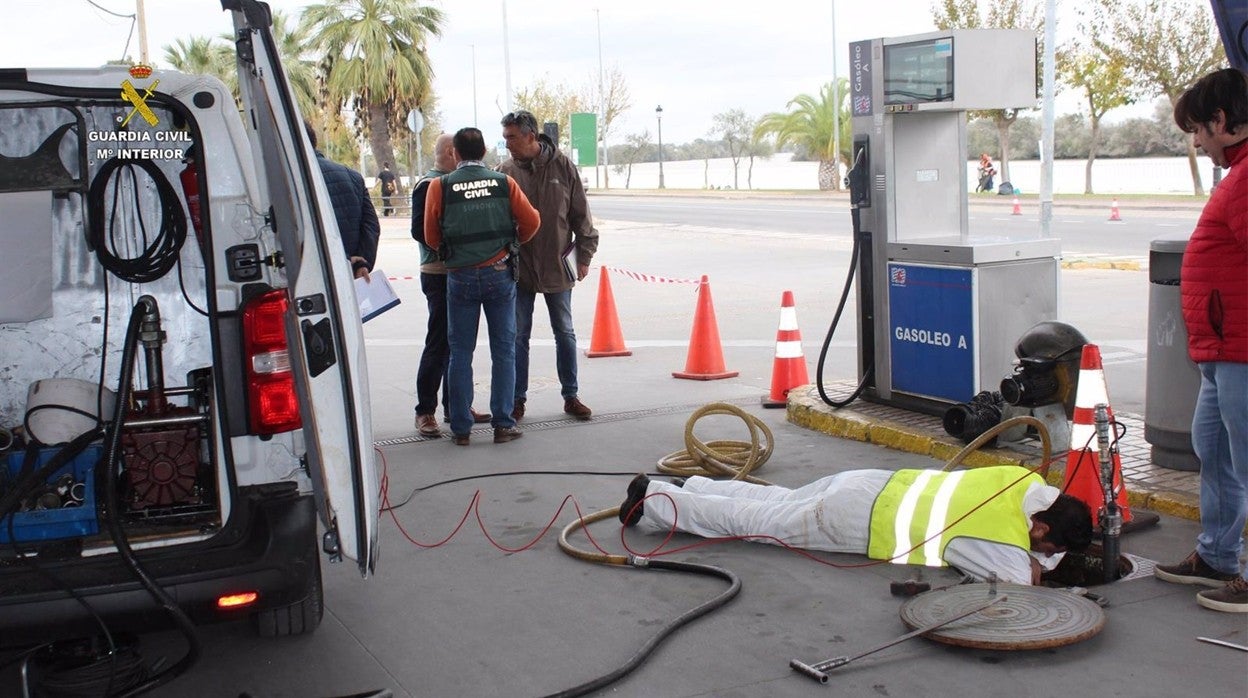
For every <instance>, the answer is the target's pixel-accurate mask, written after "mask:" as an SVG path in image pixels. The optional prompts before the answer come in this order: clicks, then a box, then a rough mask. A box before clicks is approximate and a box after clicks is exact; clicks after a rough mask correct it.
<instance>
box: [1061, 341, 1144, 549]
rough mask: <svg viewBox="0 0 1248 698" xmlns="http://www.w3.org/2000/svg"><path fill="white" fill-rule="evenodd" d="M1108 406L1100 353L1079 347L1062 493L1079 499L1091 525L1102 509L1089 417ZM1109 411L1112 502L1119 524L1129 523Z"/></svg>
mask: <svg viewBox="0 0 1248 698" xmlns="http://www.w3.org/2000/svg"><path fill="white" fill-rule="evenodd" d="M1102 403H1103V404H1105V405H1106V407H1107V408H1108V405H1109V391H1108V389H1107V388H1106V386H1105V370H1104V368H1103V367H1102V366H1101V350H1100V348H1099V347H1097V346H1096V345H1095V344H1085V345H1083V358H1082V360H1081V362H1080V365H1079V382H1078V384H1077V385H1076V388H1075V414H1074V417H1075V419H1074V425H1073V426H1072V427H1071V430H1070V453H1069V454H1068V455H1067V457H1066V477H1065V481H1064V482H1063V484H1062V491H1063V492H1065V493H1066V494H1069V495H1071V496H1073V497H1077V498H1079V499H1080V500H1083V503H1084V504H1087V505H1088V508H1089V509H1091V510H1092V525H1093V527H1095V526H1097V512H1098V511H1099V510H1101V509H1103V508H1104V507H1105V495H1104V492H1103V490H1102V489H1101V460H1100V456H1099V453H1100V448H1099V446H1098V444H1097V441H1096V425H1095V423H1094V421H1093V414H1094V411H1095V408H1096V406H1097V405H1098V404H1102ZM1108 412H1109V422H1110V440H1111V444H1110V453H1111V456H1112V459H1113V462H1114V475H1113V480H1114V490H1115V491H1116V493H1117V494H1116V495H1115V501H1117V503H1118V508H1119V510H1121V511H1122V520H1123V522H1124V523H1125V522H1128V521H1130V520H1131V508H1130V507H1129V506H1128V505H1127V489H1126V488H1125V487H1123V486H1122V459H1121V458H1120V457H1119V456H1118V448H1117V446H1115V445H1114V444H1113V443H1112V442H1113V441H1114V439H1115V437H1114V431H1113V427H1114V412H1113V410H1112V409H1109V410H1108Z"/></svg>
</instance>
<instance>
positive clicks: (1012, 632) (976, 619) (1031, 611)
mask: <svg viewBox="0 0 1248 698" xmlns="http://www.w3.org/2000/svg"><path fill="white" fill-rule="evenodd" d="M995 586H996V593H997V594H998V595H1001V596H1005V597H1006V600H1005V601H1002V602H1000V603H997V604H993V605H992V606H991V607H989V608H986V609H984V610H983V611H980V612H979V613H974V614H972V615H969V616H967V617H966V618H963V619H961V620H957V621H954V622H952V623H950V624H948V625H945V626H942V627H940V628H937V629H935V630H933V631H931V632H929V633H926V634H925V635H924V637H927V638H928V639H931V640H935V641H936V642H941V643H944V644H947V645H958V646H960V647H975V648H979V649H991V650H1030V649H1043V648H1046V647H1062V646H1064V645H1071V644H1074V643H1076V642H1080V641H1082V640H1086V639H1088V638H1090V637H1092V636H1093V635H1096V634H1097V633H1099V632H1100V631H1101V628H1103V627H1105V612H1104V611H1103V610H1101V607H1100V606H1097V605H1096V604H1095V603H1093V602H1091V601H1089V600H1087V599H1085V598H1083V597H1080V596H1075V595H1074V594H1071V593H1069V592H1065V591H1059V590H1055V589H1047V588H1044V587H1033V586H1024V585H1021V584H997V585H995ZM991 590H992V585H989V584H984V583H980V584H961V585H958V586H955V587H950V588H948V589H936V590H933V591H929V592H926V593H923V594H919V595H918V596H915V597H913V598H911V599H908V600H907V601H906V602H905V603H904V604H902V606H901V620H902V622H903V623H905V624H906V625H907V626H909V627H910V628H911V629H918V628H922V627H924V626H927V625H933V624H936V623H939V622H941V621H942V620H944V619H947V618H953V617H956V616H958V615H959V614H961V613H965V612H967V611H969V610H970V609H972V608H975V607H978V606H982V605H983V604H984V603H985V602H986V601H989V600H991V599H992V598H993V597H992V595H991Z"/></svg>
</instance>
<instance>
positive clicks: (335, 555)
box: [321, 528, 342, 562]
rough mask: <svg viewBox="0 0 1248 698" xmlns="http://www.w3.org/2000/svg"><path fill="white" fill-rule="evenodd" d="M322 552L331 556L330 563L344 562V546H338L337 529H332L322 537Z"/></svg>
mask: <svg viewBox="0 0 1248 698" xmlns="http://www.w3.org/2000/svg"><path fill="white" fill-rule="evenodd" d="M321 550H323V551H325V554H326V555H329V561H330V562H342V546H340V545H339V544H338V529H337V528H331V529H329V530H328V531H326V532H325V535H323V536H321Z"/></svg>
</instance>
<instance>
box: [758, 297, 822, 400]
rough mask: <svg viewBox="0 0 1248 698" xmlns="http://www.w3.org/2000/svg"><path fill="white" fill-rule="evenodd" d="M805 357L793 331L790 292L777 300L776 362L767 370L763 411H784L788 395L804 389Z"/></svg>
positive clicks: (793, 309) (793, 308)
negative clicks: (767, 392)
mask: <svg viewBox="0 0 1248 698" xmlns="http://www.w3.org/2000/svg"><path fill="white" fill-rule="evenodd" d="M809 382H810V378H809V377H807V374H806V356H805V355H804V354H802V332H801V330H799V329H797V306H796V305H795V304H794V303H793V292H792V291H785V292H784V295H783V296H781V297H780V326H779V327H778V328H776V360H775V362H774V363H772V366H771V394H770V395H768V396H767V397H764V398H763V407H785V406H786V405H788V395H789V391H790V390H792V389H793V388H796V387H797V386H799V385H806V384H807V383H809Z"/></svg>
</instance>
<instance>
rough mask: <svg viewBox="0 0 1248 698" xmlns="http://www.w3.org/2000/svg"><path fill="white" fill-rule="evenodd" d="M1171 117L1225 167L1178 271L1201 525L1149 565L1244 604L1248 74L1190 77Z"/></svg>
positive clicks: (1200, 597)
mask: <svg viewBox="0 0 1248 698" xmlns="http://www.w3.org/2000/svg"><path fill="white" fill-rule="evenodd" d="M1174 123H1176V124H1178V126H1179V128H1181V129H1182V130H1183V131H1184V132H1186V133H1190V134H1192V138H1193V140H1194V141H1195V143H1196V147H1198V148H1200V149H1201V150H1203V151H1204V152H1205V155H1208V156H1209V159H1210V160H1212V161H1213V164H1215V165H1217V166H1219V167H1229V168H1230V170H1231V171H1230V173H1229V174H1228V175H1227V176H1226V177H1224V178H1223V179H1222V182H1221V183H1220V184H1218V186H1217V187H1216V188H1215V189H1214V190H1213V194H1212V195H1211V196H1210V197H1209V201H1207V202H1206V203H1205V208H1204V211H1202V212H1201V215H1200V219H1199V220H1198V221H1197V222H1196V229H1195V230H1194V231H1192V235H1191V238H1190V239H1189V240H1188V243H1187V247H1186V248H1185V249H1184V251H1183V266H1182V269H1181V270H1180V274H1179V290H1180V298H1181V299H1182V300H1181V305H1182V310H1183V323H1184V325H1186V327H1187V355H1188V357H1190V358H1191V360H1192V361H1193V362H1195V363H1196V367H1197V368H1198V369H1199V370H1200V392H1199V393H1198V394H1197V397H1196V410H1195V413H1194V414H1193V417H1192V449H1193V450H1194V451H1195V452H1196V457H1197V458H1199V459H1200V534H1199V535H1197V536H1196V549H1195V550H1193V551H1192V552H1191V554H1190V555H1188V556H1187V557H1186V558H1185V559H1184V560H1183V561H1182V562H1179V563H1176V564H1173V565H1158V566H1157V568H1156V571H1155V574H1156V576H1157V577H1158V578H1160V579H1163V580H1165V581H1167V582H1175V583H1178V584H1197V585H1201V586H1207V587H1211V588H1210V589H1205V590H1203V591H1200V592H1198V593H1197V594H1196V603H1198V604H1200V605H1201V606H1203V607H1205V608H1208V609H1212V610H1214V611H1224V612H1229V613H1248V581H1246V580H1245V579H1244V574H1245V570H1244V566H1243V563H1242V562H1241V559H1242V558H1241V553H1242V552H1243V549H1244V538H1243V533H1244V523H1245V520H1248V417H1245V415H1248V74H1245V73H1244V71H1242V70H1237V69H1235V68H1226V69H1223V70H1218V71H1215V72H1213V73H1210V74H1208V75H1206V76H1204V77H1203V78H1201V79H1200V80H1198V81H1196V84H1194V85H1193V86H1192V87H1191V88H1190V89H1188V90H1187V91H1186V92H1184V93H1183V94H1182V95H1181V96H1180V97H1179V99H1178V101H1177V102H1175V105H1174Z"/></svg>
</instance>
